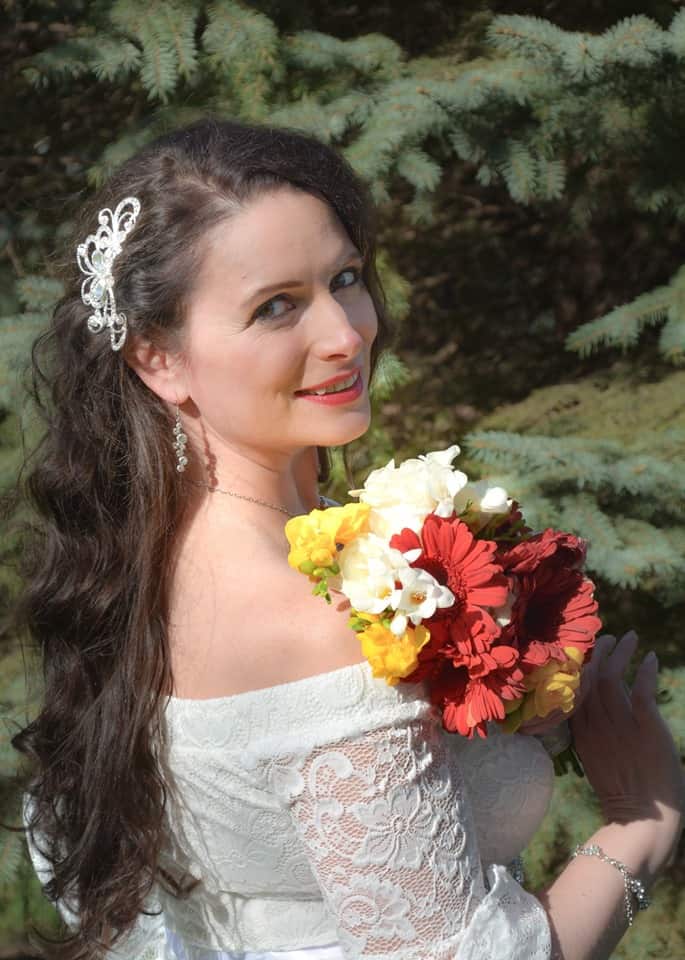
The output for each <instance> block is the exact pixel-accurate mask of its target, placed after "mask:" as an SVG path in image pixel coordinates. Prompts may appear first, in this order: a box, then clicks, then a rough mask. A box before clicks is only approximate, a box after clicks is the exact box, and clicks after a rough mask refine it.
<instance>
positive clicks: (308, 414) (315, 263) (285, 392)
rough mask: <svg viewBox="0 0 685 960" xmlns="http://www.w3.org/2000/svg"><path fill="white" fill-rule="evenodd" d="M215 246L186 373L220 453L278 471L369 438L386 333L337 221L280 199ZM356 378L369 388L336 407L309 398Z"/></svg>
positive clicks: (198, 299) (237, 222) (259, 202)
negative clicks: (308, 450)
mask: <svg viewBox="0 0 685 960" xmlns="http://www.w3.org/2000/svg"><path fill="white" fill-rule="evenodd" d="M209 241H210V242H209V244H208V250H207V253H206V256H205V260H204V263H203V269H202V273H201V275H200V277H199V279H198V282H197V285H196V289H195V291H194V294H193V296H192V298H191V301H190V304H189V309H188V312H187V316H186V328H185V337H184V348H183V363H182V366H183V370H184V386H185V390H186V391H187V393H188V396H189V399H190V400H192V401H193V404H194V406H195V408H196V411H195V410H194V411H193V417H194V418H195V417H196V418H197V419H198V420H201V422H202V428H203V430H204V431H205V433H206V434H207V438H208V442H209V443H210V445H211V446H213V447H216V446H217V445H219V447H221V446H222V445H227V446H228V447H229V448H231V449H232V450H233V451H235V452H237V453H242V454H246V455H248V456H250V457H251V458H256V459H257V460H258V461H259V462H262V463H264V464H274V465H278V462H279V461H280V460H281V458H285V459H287V458H289V457H292V455H293V454H294V453H296V452H297V451H298V450H301V449H302V448H304V447H308V446H313V445H320V446H333V445H338V444H344V443H347V442H349V441H350V440H353V439H354V438H355V437H358V436H360V435H361V434H363V433H364V432H365V431H366V430H367V428H368V426H369V419H370V406H369V394H368V384H369V367H370V351H371V346H372V344H373V341H374V339H375V337H376V332H377V325H378V324H377V317H376V311H375V308H374V305H373V301H372V300H371V296H370V294H369V292H368V290H367V289H366V287H365V286H364V283H363V281H362V279H361V268H362V260H361V257H360V254H359V251H358V250H357V249H356V248H355V246H354V244H353V243H352V241H351V240H350V238H349V237H348V235H347V233H346V231H345V229H344V227H343V226H342V224H341V222H340V221H339V220H338V218H337V216H336V214H335V212H334V211H333V209H332V208H331V207H329V206H328V204H326V203H325V202H323V201H321V200H319V199H318V198H316V197H313V196H311V195H310V194H307V193H304V192H300V191H298V190H295V189H292V188H282V189H280V190H277V191H275V192H273V193H268V194H265V195H262V196H260V197H258V198H256V199H254V200H253V201H251V202H250V203H249V204H248V205H247V206H246V207H245V208H244V209H243V210H242V211H240V212H239V213H238V214H237V215H234V216H233V217H231V218H230V219H229V220H226V221H225V222H223V223H221V224H219V225H218V226H217V227H216V228H214V230H213V231H212V233H211V235H210V238H209ZM355 374H358V377H359V380H360V386H359V382H358V384H357V386H356V388H354V389H352V390H346V391H345V392H344V393H340V394H339V395H338V396H337V397H336V396H335V395H333V396H330V395H329V396H324V397H316V396H314V397H312V396H311V395H307V394H305V393H304V392H303V391H307V390H313V389H316V388H319V389H323V388H322V386H321V385H322V384H326V382H327V381H330V380H331V379H334V378H337V377H340V376H341V375H344V377H345V379H346V380H347V381H348V382H349V380H350V379H351V378H352V377H353V376H354V375H355ZM336 400H337V401H338V402H332V401H336ZM340 401H342V402H340Z"/></svg>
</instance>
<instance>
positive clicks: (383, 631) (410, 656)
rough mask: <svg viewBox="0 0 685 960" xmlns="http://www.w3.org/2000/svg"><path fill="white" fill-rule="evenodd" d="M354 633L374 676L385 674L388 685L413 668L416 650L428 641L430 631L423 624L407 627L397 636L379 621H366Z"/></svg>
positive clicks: (414, 667) (404, 675) (415, 663)
mask: <svg viewBox="0 0 685 960" xmlns="http://www.w3.org/2000/svg"><path fill="white" fill-rule="evenodd" d="M357 636H358V637H359V640H360V642H361V645H362V653H363V654H364V656H365V657H366V659H367V660H368V661H369V663H370V665H371V671H372V673H373V675H374V677H385V680H386V682H387V683H388V684H389V685H390V686H394V685H395V684H396V683H397V682H398V681H399V679H400V677H407V676H409V674H410V673H412V672H413V671H414V670H415V669H416V667H417V666H418V662H419V661H418V654H419V651H420V650H421V649H422V647H424V646H425V645H426V644H427V643H428V641H429V640H430V632H429V631H428V630H427V629H426V627H424V626H418V627H413V626H409V627H407V629H406V630H405V632H404V633H403V634H402V636H401V637H398V636H396V635H395V634H394V633H393V632H392V631H391V630H389V629H388V628H387V627H385V626H383V624H382V623H379V622H374V623H371V624H369V626H368V627H367V628H366V630H363V631H362V632H361V633H358V634H357Z"/></svg>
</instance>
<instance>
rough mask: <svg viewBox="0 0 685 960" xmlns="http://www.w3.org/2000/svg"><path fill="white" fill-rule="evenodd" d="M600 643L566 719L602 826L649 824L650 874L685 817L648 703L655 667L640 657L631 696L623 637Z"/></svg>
mask: <svg viewBox="0 0 685 960" xmlns="http://www.w3.org/2000/svg"><path fill="white" fill-rule="evenodd" d="M614 643H615V638H614V637H612V636H606V635H605V636H601V637H599V638H598V640H597V643H596V644H595V649H594V652H593V655H592V658H591V660H590V662H589V663H588V664H587V665H586V668H585V669H586V671H587V672H588V690H587V695H586V697H585V700H584V702H583V704H582V706H581V707H580V708H579V709H578V710H577V712H576V714H575V716H574V717H573V719H572V720H571V723H570V727H571V732H572V734H573V740H574V747H575V750H576V752H577V753H578V756H579V757H580V760H581V762H582V764H583V768H584V770H585V775H586V776H587V778H588V781H589V783H590V785H591V786H592V788H593V790H594V791H595V793H596V794H597V798H598V800H599V802H600V805H601V808H602V812H603V814H604V817H605V820H606V822H607V823H612V822H614V823H624V824H627V823H632V822H634V821H636V820H646V821H649V822H650V823H651V824H652V826H653V828H654V838H655V840H654V844H653V849H652V852H651V854H650V863H649V866H650V868H651V869H652V870H653V871H654V873H657V872H658V871H659V870H660V869H662V868H663V867H664V866H666V865H669V863H671V862H672V861H673V858H674V857H675V854H676V851H677V846H678V840H679V838H680V834H681V832H682V828H683V821H684V818H685V776H684V775H683V769H682V765H681V761H680V757H679V756H678V751H677V749H676V746H675V743H674V740H673V737H672V735H671V731H670V730H669V728H668V725H667V724H666V722H665V720H664V719H663V717H662V716H661V713H660V711H659V708H658V706H657V704H656V699H655V698H656V692H657V676H658V667H657V662H656V660H655V659H654V660H651V659H649V658H647V657H646V658H644V659H643V660H642V661H641V663H640V665H639V667H638V669H637V673H636V675H635V680H634V683H633V687H632V690H631V689H629V687H628V686H627V684H626V683H625V680H624V672H625V670H626V667H627V666H628V664H629V662H630V660H631V658H632V656H633V654H634V653H635V650H636V648H637V643H638V639H637V634H636V633H635V632H634V631H630V632H629V633H627V634H625V635H624V636H623V637H622V638H621V639H620V640H619V641H618V642H617V643H615V645H614Z"/></svg>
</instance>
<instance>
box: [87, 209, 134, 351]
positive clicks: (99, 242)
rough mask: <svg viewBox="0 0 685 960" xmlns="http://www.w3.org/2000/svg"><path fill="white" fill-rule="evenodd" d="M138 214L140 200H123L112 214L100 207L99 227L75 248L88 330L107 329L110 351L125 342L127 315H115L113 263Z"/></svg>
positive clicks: (118, 348)
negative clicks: (90, 311)
mask: <svg viewBox="0 0 685 960" xmlns="http://www.w3.org/2000/svg"><path fill="white" fill-rule="evenodd" d="M139 213H140V201H139V200H138V199H137V198H136V197H125V198H124V199H123V200H122V201H121V203H119V204H118V205H117V208H116V210H115V211H114V213H112V211H111V210H110V209H109V207H103V208H102V210H101V211H100V212H99V214H98V223H99V224H100V226H99V227H98V229H97V232H96V233H91V234H90V235H89V236H87V237H86V239H85V240H84V241H83V243H79V245H78V247H77V248H76V260H77V262H78V265H79V268H80V269H81V272H82V273H84V274H85V278H84V280H83V283H82V284H81V299H82V300H83V302H84V303H85V305H86V306H87V307H92V308H93V313H92V314H91V315H90V316H89V317H88V329H89V330H90V331H91V332H92V333H101V332H102V331H103V330H104V329H105V327H109V338H110V341H111V344H112V350H121V348H122V347H123V345H124V341H125V340H126V315H125V314H123V313H118V312H117V304H116V300H115V299H114V278H113V277H112V264H113V263H114V260H115V258H116V257H117V256H118V255H119V254H120V253H121V244H122V243H123V241H124V239H125V238H126V237H127V235H128V234H129V233H130V232H131V230H132V229H133V227H134V226H135V222H136V219H137V217H138V214H139Z"/></svg>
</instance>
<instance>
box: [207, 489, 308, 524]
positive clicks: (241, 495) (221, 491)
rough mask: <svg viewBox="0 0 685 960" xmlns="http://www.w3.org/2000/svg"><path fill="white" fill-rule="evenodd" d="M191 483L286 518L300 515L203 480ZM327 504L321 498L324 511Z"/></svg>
mask: <svg viewBox="0 0 685 960" xmlns="http://www.w3.org/2000/svg"><path fill="white" fill-rule="evenodd" d="M190 482H191V483H194V484H195V485H196V486H198V487H204V488H205V489H206V490H209V492H210V493H225V494H226V495H227V496H229V497H238V499H239V500H249V501H250V503H259V504H261V506H263V507H270V508H271V509H272V510H278V511H279V512H280V513H284V514H285V515H286V517H290V518H291V519H292V517H296V516H298V514H296V513H291V512H290V511H289V510H286V509H285V507H279V506H277V505H276V504H275V503H268V502H267V501H266V500H260V499H259V497H248V496H247V495H246V494H244V493H235V492H234V491H233V490H222V489H221V487H210V485H209V484H208V483H203V481H202V480H191V481H190ZM324 506H325V502H324V499H323V497H319V508H320V509H323V508H324Z"/></svg>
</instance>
